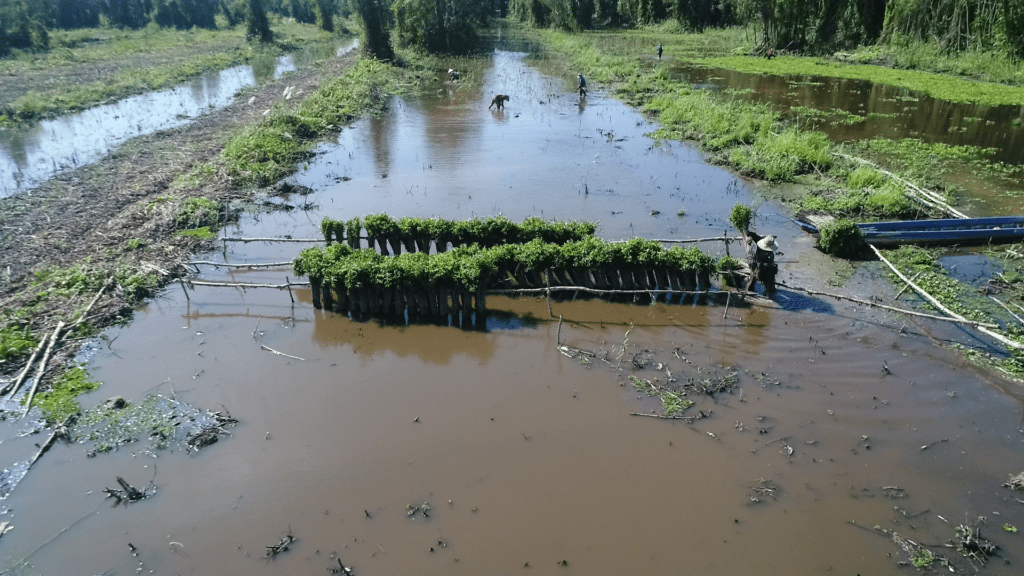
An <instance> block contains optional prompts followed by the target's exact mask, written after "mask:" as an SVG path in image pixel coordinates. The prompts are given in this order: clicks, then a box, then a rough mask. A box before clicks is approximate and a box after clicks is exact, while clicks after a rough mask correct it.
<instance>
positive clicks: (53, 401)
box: [22, 366, 100, 425]
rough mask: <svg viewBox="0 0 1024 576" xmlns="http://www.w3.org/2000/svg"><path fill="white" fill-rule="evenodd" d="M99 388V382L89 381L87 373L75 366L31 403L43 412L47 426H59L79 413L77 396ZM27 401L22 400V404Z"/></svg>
mask: <svg viewBox="0 0 1024 576" xmlns="http://www.w3.org/2000/svg"><path fill="white" fill-rule="evenodd" d="M99 387H100V384H99V382H94V381H92V380H90V379H89V373H88V372H86V371H85V369H84V368H82V367H80V366H76V367H74V368H71V369H70V370H68V371H67V372H65V373H63V374H61V375H60V376H59V377H58V378H57V379H56V380H54V381H53V383H52V384H51V385H50V388H49V389H48V390H46V391H45V392H40V393H39V394H37V395H36V396H35V397H34V398H33V399H32V403H33V405H34V406H38V407H39V409H40V410H42V411H43V415H44V417H45V418H46V422H47V424H50V425H53V424H59V423H61V422H64V421H65V420H66V419H67V417H68V416H71V415H72V414H78V413H79V412H81V410H82V409H81V407H80V406H79V405H78V396H80V395H82V394H85V393H86V392H92V391H93V390H97V389H99ZM27 399H28V398H27V397H26V398H24V399H23V400H22V404H24V401H25V400H27Z"/></svg>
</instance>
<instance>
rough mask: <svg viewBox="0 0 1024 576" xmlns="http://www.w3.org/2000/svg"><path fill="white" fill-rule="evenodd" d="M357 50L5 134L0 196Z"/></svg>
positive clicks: (251, 68) (266, 62) (349, 45)
mask: <svg viewBox="0 0 1024 576" xmlns="http://www.w3.org/2000/svg"><path fill="white" fill-rule="evenodd" d="M354 47H355V43H353V42H346V43H345V44H343V45H340V46H331V45H322V46H315V47H311V48H309V49H306V50H303V51H300V52H297V53H295V54H288V55H285V56H279V57H276V58H273V57H266V58H258V59H256V60H255V61H254V62H253V63H252V64H249V65H245V66H234V67H232V68H227V69H225V70H220V71H216V72H209V73H206V74H203V75H202V76H200V77H199V78H196V79H195V80H193V81H191V82H188V83H186V84H183V85H181V86H175V87H174V88H168V89H166V90H159V91H155V92H148V93H146V94H140V95H137V96H130V97H128V98H125V99H123V100H119V101H117V102H114V103H112V104H105V105H102V106H96V107H93V108H89V109H88V110H83V111H82V112H78V113H75V114H67V115H65V116H61V117H59V118H55V119H53V120H44V121H42V122H39V123H38V124H34V125H31V126H29V127H25V128H18V127H14V128H8V129H5V130H0V196H9V195H11V194H16V193H18V192H23V191H26V190H29V189H31V188H32V187H34V186H37V185H39V184H40V183H42V182H44V181H46V180H47V179H49V178H51V177H52V176H53V175H54V174H56V173H58V172H60V171H62V170H65V169H71V168H77V167H79V166H84V165H86V164H91V163H92V162H95V161H96V160H99V159H100V158H102V157H103V156H105V155H107V154H109V153H110V152H111V151H112V150H114V149H116V148H117V147H118V146H119V145H120V144H122V143H124V142H125V141H127V140H129V139H131V138H135V137H137V136H143V135H146V134H152V133H153V132H157V131H159V130H168V129H170V128H175V127H178V126H182V125H185V124H187V123H189V122H191V121H192V120H194V119H195V118H196V117H198V116H200V115H202V114H204V113H206V112H208V111H209V110H211V109H214V108H222V107H224V106H227V105H228V104H230V103H231V102H232V101H234V99H235V96H236V95H237V93H238V91H239V90H241V89H243V88H245V87H247V86H252V85H255V84H257V83H264V82H269V81H271V80H276V79H278V78H280V77H281V76H282V75H284V74H286V73H288V72H291V71H294V70H296V69H297V68H300V67H305V66H310V65H312V64H313V63H314V62H315V61H316V60H318V59H323V58H327V57H330V56H331V55H332V54H334V55H339V56H340V55H341V54H343V53H344V52H347V51H348V50H351V49H353V48H354Z"/></svg>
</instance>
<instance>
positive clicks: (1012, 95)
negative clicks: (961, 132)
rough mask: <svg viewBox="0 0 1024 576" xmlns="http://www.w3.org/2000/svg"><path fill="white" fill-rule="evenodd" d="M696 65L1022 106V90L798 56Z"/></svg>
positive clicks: (712, 60)
mask: <svg viewBox="0 0 1024 576" xmlns="http://www.w3.org/2000/svg"><path fill="white" fill-rule="evenodd" d="M696 61H697V62H699V63H701V64H705V65H707V66H716V67H720V68H726V69H729V70H736V71H738V72H747V73H752V74H776V75H815V76H830V77H833V78H850V79H857V80H868V81H871V82H875V83H877V84H886V85H889V86H896V87H898V88H905V89H907V90H913V91H916V92H921V93H924V94H927V95H928V96H931V97H932V98H937V99H940V100H946V101H949V102H972V103H977V104H985V105H988V106H1001V105H1008V106H1024V87H1020V86H1008V85H1005V84H995V83H991V82H977V81H972V80H968V79H965V78H959V77H954V76H947V75H943V74H935V73H932V72H922V71H919V70H895V69H892V68H884V67H881V66H871V65H865V64H843V63H839V62H834V61H827V60H821V59H818V58H805V57H798V56H786V57H784V58H774V59H771V60H768V59H765V58H757V57H752V56H729V57H724V58H698V59H697V60H696ZM1022 79H1024V76H1021V78H1019V79H1018V82H1019V81H1020V80H1022Z"/></svg>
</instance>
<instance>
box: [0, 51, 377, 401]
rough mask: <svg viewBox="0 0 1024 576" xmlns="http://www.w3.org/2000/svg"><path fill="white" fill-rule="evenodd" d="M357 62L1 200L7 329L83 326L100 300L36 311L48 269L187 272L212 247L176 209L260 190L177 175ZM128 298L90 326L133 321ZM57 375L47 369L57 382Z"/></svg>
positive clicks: (1, 300)
mask: <svg viewBox="0 0 1024 576" xmlns="http://www.w3.org/2000/svg"><path fill="white" fill-rule="evenodd" d="M357 59H358V54H357V53H355V52H350V53H349V54H347V55H345V56H344V57H342V58H340V59H332V60H330V61H328V62H326V63H324V64H322V65H320V66H317V67H312V68H307V69H301V70H298V71H296V72H293V73H291V74H288V75H286V76H284V77H283V78H281V79H279V80H277V81H274V82H273V83H268V84H264V85H262V86H257V87H253V88H249V89H246V91H245V93H244V94H243V95H242V96H240V97H239V98H237V101H236V102H234V103H233V104H231V105H229V106H227V107H225V108H222V109H219V110H215V111H211V112H210V113H208V114H206V115H203V116H202V117H200V118H197V119H196V120H195V121H194V122H192V123H190V124H188V125H186V126H183V127H180V128H177V129H174V130H169V131H166V132H160V133H156V134H151V135H148V136H143V137H139V138H136V139H134V140H131V141H129V142H127V143H125V144H124V145H122V146H121V147H120V148H118V149H117V150H116V151H115V152H114V153H112V154H110V155H109V156H108V157H106V158H105V159H103V160H102V161H100V162H97V163H95V164H92V165H89V166H86V167H83V168H80V169H77V170H74V171H71V172H65V173H62V174H60V175H59V176H57V177H55V178H53V179H51V180H50V181H48V182H46V183H45V184H43V185H41V186H39V187H38V188H36V189H34V190H31V191H29V192H27V193H23V194H18V195H16V196H12V197H8V198H2V199H0V253H2V254H3V260H2V264H0V309H2V310H3V311H4V316H5V322H4V323H6V320H7V318H10V316H11V315H13V314H19V318H20V322H23V323H25V324H27V325H28V326H30V327H31V329H32V331H33V333H34V334H35V335H36V337H37V338H40V339H42V338H43V337H44V333H48V332H49V331H52V330H53V327H54V326H55V325H56V324H57V323H58V322H59V321H61V320H63V321H66V322H70V321H72V320H74V318H73V315H74V314H75V313H76V312H77V311H80V310H83V309H84V308H85V307H86V306H87V305H88V303H89V302H90V301H91V300H92V298H93V296H94V295H95V294H94V293H92V292H90V293H88V294H82V293H76V294H71V295H67V294H63V293H62V294H61V295H60V297H50V298H47V299H46V300H45V301H44V302H43V303H42V304H41V305H35V306H33V305H34V304H36V303H37V302H38V301H39V299H38V292H39V291H40V290H41V288H40V287H37V286H33V280H34V279H35V277H36V276H35V272H37V271H40V270H45V269H49V268H52V267H57V268H62V269H66V268H70V267H74V266H81V267H82V268H83V269H85V270H87V271H88V272H89V273H90V274H95V275H99V276H102V277H115V276H120V277H123V276H124V275H125V274H126V273H131V274H148V273H152V274H154V275H155V276H156V277H157V278H158V283H159V284H166V283H167V282H169V281H170V280H172V279H174V278H176V277H179V276H181V275H183V274H185V273H186V269H185V265H184V264H185V263H186V262H187V261H188V257H189V255H190V254H192V253H195V252H196V251H198V250H200V249H202V248H203V247H204V245H203V241H201V240H196V239H194V238H185V237H176V236H175V232H177V231H178V229H179V226H178V225H177V224H176V223H175V209H176V207H177V206H180V205H181V202H182V201H184V200H185V199H187V198H189V197H206V198H210V199H212V200H217V201H220V202H221V203H223V204H228V203H230V202H232V201H237V200H245V199H247V198H251V197H252V196H253V193H254V191H253V190H248V189H240V188H238V187H236V186H234V185H233V184H232V182H231V180H230V179H229V178H228V177H227V176H226V175H224V174H223V173H221V174H218V175H217V176H216V177H214V178H205V179H204V180H203V182H204V183H203V184H202V185H201V186H199V187H198V188H196V187H189V186H173V187H172V185H171V184H172V182H173V181H174V179H175V177H177V176H179V175H182V174H187V173H188V172H189V171H190V170H192V169H193V167H195V166H197V165H199V164H201V163H211V164H212V165H215V166H217V165H219V163H218V160H219V158H220V154H221V151H222V150H223V149H224V146H225V145H226V144H227V142H228V140H229V139H230V138H231V136H232V135H233V134H235V133H237V132H238V131H239V130H240V129H242V128H244V127H246V126H249V125H253V124H256V123H258V122H259V121H260V120H261V119H262V118H263V112H264V111H265V110H267V109H270V108H272V107H273V106H274V105H275V104H281V105H283V106H286V107H292V106H296V105H297V104H298V102H300V101H301V99H302V95H304V94H309V93H311V92H313V91H314V90H316V88H317V86H318V85H319V84H320V82H321V81H322V80H324V79H327V78H330V77H334V76H337V75H338V74H340V73H341V72H342V71H344V70H346V69H347V68H350V67H351V66H353V65H354V64H355V62H356V61H357ZM287 86H296V88H297V89H296V90H295V92H299V89H301V94H300V95H299V97H297V98H292V99H291V100H287V101H286V100H284V98H283V97H282V93H283V92H284V90H285V88H286V87H287ZM250 99H252V100H251V102H252V103H250ZM207 242H208V241H207ZM129 247H130V248H129ZM118 272H120V274H119V275H118ZM51 289H52V288H51ZM128 296H129V295H128V294H126V292H125V289H124V287H123V286H114V287H113V288H112V289H108V290H106V291H105V292H104V294H103V296H102V297H101V298H100V299H99V300H98V301H97V302H96V304H95V305H94V306H93V308H92V309H91V311H90V314H89V318H88V321H89V323H90V324H91V325H93V326H96V327H103V326H106V325H110V324H111V323H113V322H117V321H119V320H122V319H125V318H127V317H128V316H130V314H131V310H132V308H131V302H130V297H128ZM26 310H30V313H26V312H25V311H26ZM19 311H21V312H19ZM70 348H71V347H70V346H63V347H62V348H60V349H59V350H58V351H56V352H55V353H57V354H58V355H59V356H58V358H57V360H58V361H57V362H51V363H50V366H59V365H60V364H61V362H60V360H62V359H63V360H67V359H68V358H69V357H70V356H71V354H72V353H73V351H72V350H70ZM10 364H12V363H0V371H2V372H4V373H13V372H14V371H16V370H18V369H20V368H21V364H22V363H21V362H15V363H13V364H14V365H10ZM55 372H56V370H48V374H52V373H55ZM45 380H49V378H48V377H47V378H44V381H45Z"/></svg>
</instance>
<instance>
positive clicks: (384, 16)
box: [353, 0, 395, 61]
mask: <svg viewBox="0 0 1024 576" xmlns="http://www.w3.org/2000/svg"><path fill="white" fill-rule="evenodd" d="M353 1H354V2H355V4H356V13H357V14H359V19H360V20H361V21H362V23H363V41H362V45H363V52H364V53H365V54H367V55H369V56H372V57H374V58H377V59H378V60H384V61H390V60H394V58H395V49H394V47H393V46H392V45H391V29H392V28H393V27H394V18H393V16H392V14H391V8H390V3H389V2H388V0H353Z"/></svg>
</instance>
